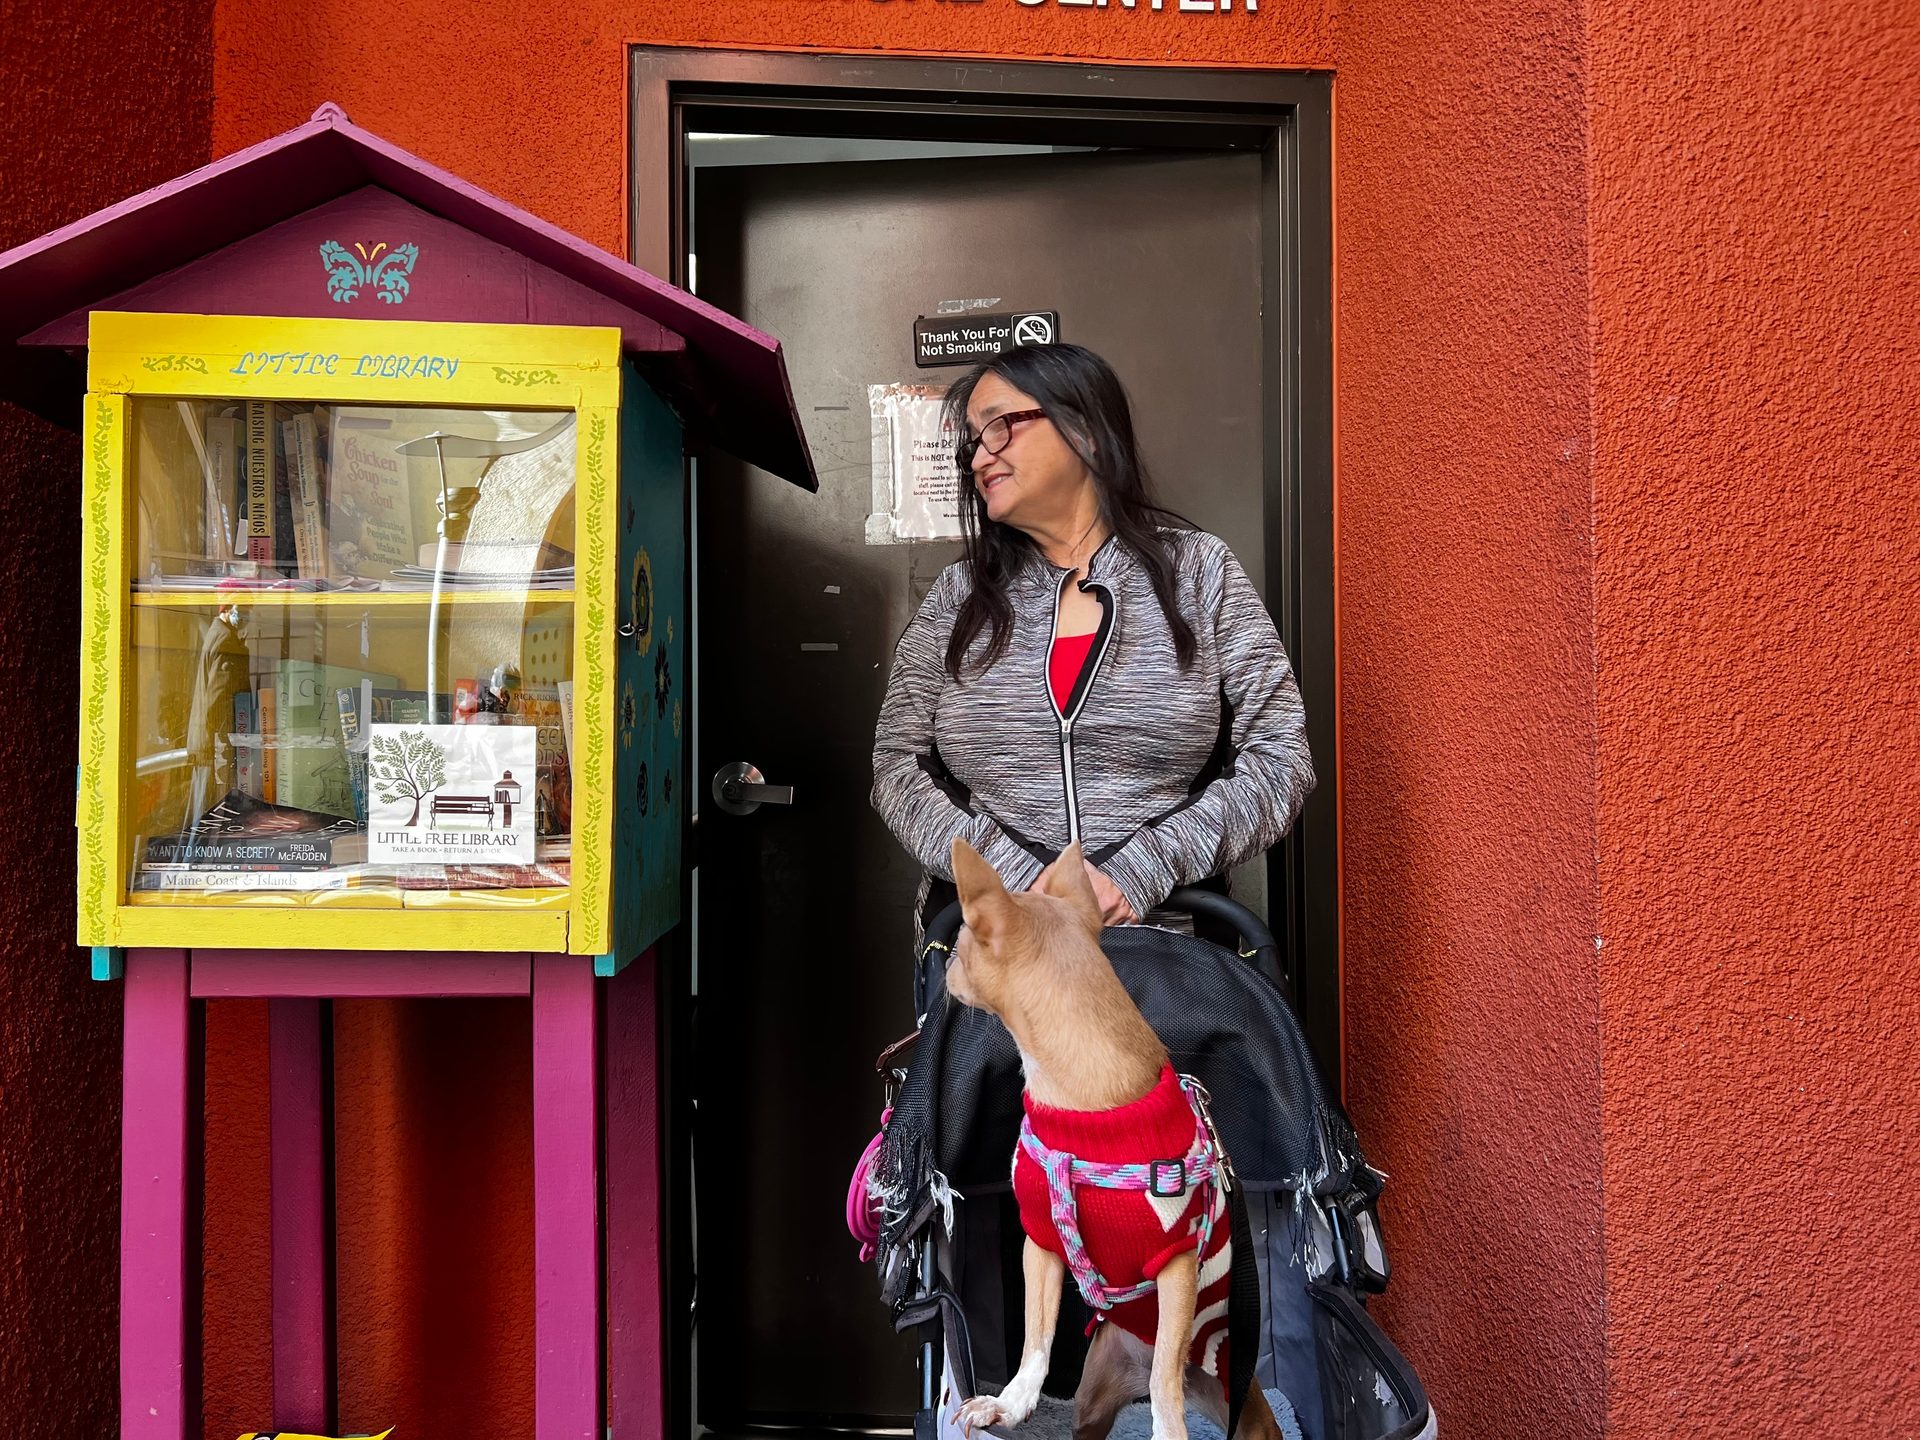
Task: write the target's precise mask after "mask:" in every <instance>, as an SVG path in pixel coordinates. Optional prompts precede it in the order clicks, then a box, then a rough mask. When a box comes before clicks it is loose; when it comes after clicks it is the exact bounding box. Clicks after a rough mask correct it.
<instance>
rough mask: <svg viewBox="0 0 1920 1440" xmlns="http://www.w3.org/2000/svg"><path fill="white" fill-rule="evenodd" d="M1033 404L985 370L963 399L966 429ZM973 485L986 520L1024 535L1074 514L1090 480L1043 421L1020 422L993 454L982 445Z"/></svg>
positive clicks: (979, 429)
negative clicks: (964, 401) (1003, 444)
mask: <svg viewBox="0 0 1920 1440" xmlns="http://www.w3.org/2000/svg"><path fill="white" fill-rule="evenodd" d="M1039 408H1040V403H1039V401H1037V400H1035V399H1034V398H1033V396H1031V395H1029V394H1027V393H1026V392H1025V391H1024V390H1016V389H1015V388H1014V387H1013V386H1012V385H1009V384H1008V383H1007V382H1006V381H1005V380H1003V379H1001V377H1000V376H998V375H996V374H994V373H993V372H991V371H989V372H988V373H987V374H985V375H983V376H981V377H980V382H979V383H978V384H977V385H975V386H974V387H973V394H972V395H970V396H969V397H968V398H967V427H968V429H970V430H971V431H972V432H973V433H974V434H975V435H978V434H980V433H981V432H982V431H983V430H984V429H985V428H986V426H987V424H988V423H989V422H990V421H992V420H993V419H994V418H995V417H996V416H999V415H1012V414H1015V413H1017V412H1019V411H1022V410H1038V409H1039ZM972 478H973V484H974V487H975V488H976V489H977V490H979V492H980V494H981V496H982V498H984V499H985V501H986V505H987V518H988V519H989V520H997V521H999V522H1000V523H1001V524H1003V525H1011V526H1013V527H1014V528H1015V529H1016V530H1024V531H1027V532H1029V533H1031V532H1032V531H1034V530H1035V529H1044V528H1047V527H1048V526H1057V525H1059V524H1060V523H1062V522H1063V521H1064V520H1065V519H1066V517H1068V516H1071V515H1072V514H1073V513H1075V510H1076V507H1077V506H1078V505H1079V504H1080V502H1081V497H1082V496H1083V494H1084V493H1085V492H1086V491H1087V490H1088V489H1090V488H1091V487H1092V485H1093V476H1092V474H1091V472H1089V471H1088V469H1087V466H1086V462H1085V461H1083V460H1082V459H1081V458H1080V456H1079V455H1078V454H1076V453H1075V451H1074V448H1073V447H1072V446H1071V445H1069V444H1068V443H1067V438H1066V436H1065V435H1063V434H1061V433H1060V429H1059V427H1058V426H1056V425H1055V424H1054V423H1053V421H1051V420H1049V419H1046V418H1045V417H1037V418H1034V419H1030V420H1021V421H1018V422H1016V423H1015V424H1014V427H1013V435H1012V437H1011V438H1010V439H1009V440H1008V441H1007V444H1006V446H1005V448H1003V449H1002V450H1001V451H1000V453H999V454H997V455H995V454H990V453H989V452H988V450H987V447H986V446H985V445H982V446H980V448H979V449H978V450H976V451H975V452H974V456H973V477H972Z"/></svg>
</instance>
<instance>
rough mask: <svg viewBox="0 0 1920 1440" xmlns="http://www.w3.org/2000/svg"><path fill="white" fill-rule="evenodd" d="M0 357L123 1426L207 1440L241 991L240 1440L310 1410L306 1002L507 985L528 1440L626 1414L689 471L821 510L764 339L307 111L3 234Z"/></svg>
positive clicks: (322, 1025)
mask: <svg viewBox="0 0 1920 1440" xmlns="http://www.w3.org/2000/svg"><path fill="white" fill-rule="evenodd" d="M0 342H4V343H0V396H4V397H5V398H7V399H10V400H13V401H16V402H18V403H20V404H23V405H25V406H27V407H28V408H31V409H34V410H36V411H38V412H39V413H41V414H43V415H45V416H47V417H48V418H50V419H53V420H55V421H56V422H58V423H62V424H65V425H67V426H69V427H72V428H75V429H77V430H78V431H79V433H80V436H81V440H82V451H81V453H82V474H81V476H80V477H79V479H80V485H79V489H78V503H79V504H80V506H81V509H82V516H83V520H82V526H81V544H82V547H83V554H82V580H83V589H82V606H83V615H82V640H83V652H82V658H81V693H80V696H79V704H80V737H81V740H80V755H79V772H78V795H77V810H76V819H77V825H78V875H79V882H78V890H79V893H78V938H79V941H80V943H81V944H82V945H83V946H86V947H89V948H90V949H91V951H92V955H93V966H94V973H95V975H96V976H98V977H99V978H101V979H123V980H124V987H123V993H124V999H123V1007H124V1015H125V1026H124V1035H125V1040H124V1051H123V1060H124V1082H123V1083H124V1092H123V1098H124V1105H123V1131H122V1151H121V1163H122V1185H121V1287H120V1302H121V1323H120V1366H121V1413H122V1430H121V1433H122V1435H123V1437H134V1436H137V1437H141V1440H162V1437H164V1440H186V1437H188V1436H198V1435H199V1433H200V1429H199V1397H198V1395H197V1394H196V1393H195V1389H194V1384H193V1379H192V1377H193V1376H195V1375H196V1374H197V1373H198V1366H197V1364H195V1363H193V1362H194V1357H196V1356H197V1354H198V1349H197V1347H198V1344H199V1339H198V1334H197V1326H198V1321H199V1316H198V1312H197V1305H196V1299H197V1293H198V1292H197V1287H196V1283H195V1277H196V1276H197V1275H198V1273H199V1271H198V1264H199V1261H198V1254H199V1250H198V1247H199V1231H198V1212H197V1206H196V1203H195V1200H194V1196H195V1195H196V1193H197V1185H196V1182H194V1181H193V1178H192V1177H193V1175H194V1173H195V1169H196V1166H197V1165H198V1163H199V1155H200V1137H199V1129H198V1127H199V1125H200V1113H199V1105H198V1103H197V1099H198V1094H199V1090H198V1084H197V1081H196V1079H195V1076H196V1074H197V1073H198V1069H197V1067H199V1066H200V1064H201V1063H202V1061H201V1052H200V1047H199V1045H198V1043H197V1037H198V1035H199V1033H200V1032H199V1029H198V1026H199V1020H198V1015H199V1006H200V1004H201V1002H203V1001H205V1000H207V999H211V998H221V997H237V996H252V997H265V998H266V999H267V1000H268V1001H269V1013H270V1041H269V1045H270V1051H271V1056H270V1058H271V1074H272V1085H271V1087H270V1088H271V1120H272V1173H271V1177H270V1179H271V1194H272V1229H271V1244H272V1264H273V1287H272V1293H273V1296H274V1302H273V1315H272V1338H273V1363H274V1384H273V1410H274V1414H273V1416H272V1417H271V1420H270V1422H269V1421H268V1420H265V1419H263V1420H262V1422H261V1424H260V1426H259V1427H258V1428H260V1429H292V1430H304V1431H331V1429H332V1427H333V1423H334V1421H335V1420H336V1419H337V1418H338V1417H337V1414H336V1407H335V1403H334V1396H335V1393H336V1392H335V1386H334V1381H333V1375H332V1364H333V1336H334V1334H335V1327H336V1323H337V1321H336V1318H335V1317H334V1315H333V1313H332V1299H331V1295H332V1281H331V1264H332V1261H331V1255H332V1251H331V1249H330V1241H329V1231H328V1226H329V1223H330V1220H329V1217H330V1214H331V1211H330V1207H329V1204H328V1200H327V1196H328V1194H329V1193H330V1191H329V1187H330V1186H331V1183H332V1181H331V1176H330V1175H329V1173H328V1170H329V1167H330V1165H331V1160H330V1158H329V1157H330V1156H331V1145H332V1136H331V1134H330V1132H329V1130H328V1119H327V1117H328V1115H329V1109H328V1104H327V1101H326V1098H325V1097H326V1093H327V1086H328V1085H329V1084H330V1080H329V1074H330V1067H329V1066H328V1065H327V1063H326V1054H327V1048H326V1047H327V1041H326V1038H325V1037H326V1033H327V1031H326V1018H325V1013H326V1012H325V1010H324V1007H325V1005H326V1003H327V1001H328V1000H330V999H334V998H341V997H377V996H461V995H492V996H523V997H527V998H528V999H529V1000H530V1002H531V1006H530V1019H531V1025H532V1046H533V1075H532V1086H533V1095H532V1102H533V1116H534V1127H533V1148H534V1156H533V1160H534V1207H533V1212H534V1237H533V1239H534V1243H533V1255H534V1307H535V1323H534V1335H535V1342H536V1352H537V1353H536V1355H535V1357H534V1405H535V1418H536V1430H535V1434H536V1436H538V1437H542V1440H546V1437H557V1436H563V1435H564V1436H568V1437H577V1436H581V1435H597V1434H600V1433H602V1432H603V1429H604V1427H606V1426H610V1425H616V1424H617V1426H618V1428H619V1430H620V1433H622V1434H626V1433H635V1434H640V1433H653V1434H657V1433H659V1432H660V1430H661V1429H662V1427H663V1426H664V1423H665V1422H664V1408H663V1406H664V1402H663V1400H662V1399H661V1396H662V1393H663V1389H662V1384H661V1372H660V1364H661V1360H660V1350H659V1344H658V1341H659V1337H660V1334H661V1317H660V1315H659V1313H658V1310H659V1306H660V1303H661V1301H660V1296H661V1293H662V1288H663V1287H662V1285H661V1283H660V1282H661V1264H662V1260H661V1243H662V1231H661V1209H660V1196H661V1185H660V1176H659V1170H658V1158H657V1156H658V1149H657V1145H656V1143H655V1142H656V1140H657V1136H658V1129H657V1126H658V1123H659V1122H658V1108H657V1107H658V1091H657V1079H658V1053H657V1051H656V1048H655V1046H656V1040H655V1036H656V1022H655V1016H656V1015H657V1009H656V1006H657V1003H658V990H657V986H658V984H659V979H658V975H659V971H658V966H657V951H656V950H655V949H654V948H653V947H654V946H655V942H656V941H658V940H659V939H660V938H661V937H662V936H663V935H665V934H666V933H667V932H668V931H670V930H671V929H672V928H673V927H674V926H675V925H677V924H678V922H679V919H680V896H681V892H682V885H683V874H682V861H681V853H682V836H683V827H684V825H685V817H686V814H687V791H688V788H689V780H688V776H687V775H686V765H685V757H686V753H687V752H686V745H685V741H686V737H689V736H690V734H691V724H692V717H691V715H689V714H688V713H687V708H686V707H687V684H686V676H687V663H686V656H687V653H688V652H687V625H688V615H687V603H688V593H687V581H688V573H687V560H686V533H687V521H686V516H687V508H686V475H687V469H686V466H685V464H684V454H685V450H686V447H687V445H688V444H689V443H692V444H700V443H705V444H711V445H715V446H718V447H721V448H723V449H726V450H728V451H730V452H732V453H733V454H735V455H737V456H739V457H740V458H742V459H744V460H747V461H749V462H751V463H752V464H754V465H757V466H759V467H760V468H761V469H763V470H766V471H768V472H770V473H771V474H773V475H776V476H779V477H783V478H784V479H786V480H789V481H791V482H793V483H795V484H797V485H799V486H801V487H803V488H805V489H807V490H812V489H814V488H815V486H816V482H815V479H814V473H813V467H812V461H811V459H810V457H809V455H808V453H807V448H806V442H805V440H804V439H803V437H802V434H801V430H800V426H799V422H798V419H797V417H796V416H795V414H794V410H793V402H792V399H791V394H790V390H789V386H788V382H787V374H786V367H785V362H784V360H783V358H782V356H781V354H780V350H779V346H778V345H777V344H776V342H774V341H773V340H772V339H771V338H769V337H768V336H766V335H763V334H760V333H759V332H757V331H755V330H753V329H751V328H749V327H748V326H746V325H744V324H741V323H740V322H739V321H737V320H735V319H733V318H732V317H730V316H727V315H725V314H723V313H721V312H719V311H717V310H715V309H714V308H713V307H711V306H709V305H705V304H703V303H702V302H700V301H699V300H697V299H695V298H694V297H693V296H691V295H688V294H686V293H685V292H683V291H681V290H678V289H676V288H675V287H673V286H671V285H669V284H666V283H665V282H663V281H661V280H659V279H656V278H655V277H653V276H651V275H647V274H645V273H643V272H641V271H639V270H637V269H635V268H634V267H632V266H630V265H627V264H624V263H623V262H621V261H619V260H617V259H615V258H613V257H612V256H609V255H607V254H605V253H604V252H602V251H600V250H597V249H595V248H594V247H592V246H590V245H587V244H586V243H584V242H582V241H580V240H578V239H576V238H574V237H572V236H569V235H567V234H565V233H563V232H561V231H559V230H557V229H555V228H554V227H552V226H550V225H547V224H545V223H543V222H541V221H540V220H537V219H536V218H534V217H533V216H531V215H527V214H525V213H524V212H521V211H518V210H515V209H514V208H513V207H511V206H509V205H506V204H504V203H502V202H501V201H499V200H497V199H495V198H493V197H492V196H489V195H487V194H485V193H484V192H482V191H480V190H478V189H475V188H474V187H473V186H470V185H467V184H465V183H464V182H462V181H460V180H458V179H457V178H455V177H453V176H451V175H448V174H446V173H445V172H443V171H440V170H436V169H435V168H434V167H432V166H430V165H427V164H425V163H424V162H422V161H420V160H419V159H417V158H415V157H413V156H411V155H408V154H407V153H405V152H404V151H401V150H399V149H397V148H396V147H394V146H392V145H390V144H388V143H387V142H386V141H384V140H381V139H380V138H379V137H377V136H374V135H371V134H369V133H367V132H366V131H364V130H361V129H359V128H357V127H355V126H353V125H352V124H350V123H348V121H347V119H346V117H345V116H344V115H343V114H341V113H340V111H339V110H338V109H337V108H336V107H333V106H330V105H329V106H323V107H322V108H321V110H320V111H319V112H318V113H316V115H315V116H314V118H313V120H312V121H310V122H309V123H308V124H306V125H303V126H300V127H298V128H297V129H295V130H292V131H290V132H288V133H287V134H285V135H281V136H278V137H276V138H275V139H272V140H269V141H266V142H264V143H263V144H260V145H257V146H255V147H253V148H252V149H250V150H246V151H243V152H240V153H238V154H235V155H233V156H230V157H228V158H227V159H224V160H221V161H219V162H217V163H215V164H213V165H210V166H207V167H206V168H204V169H202V170H199V171H196V172H194V173H193V174H191V175H188V176H186V177H184V178H182V179H180V180H177V181H174V182H172V183H170V184H167V185H162V186H160V187H158V188H156V189H154V190H151V191H148V192H147V193H145V194H143V195H139V196H136V197H134V198H132V199H130V200H127V201H125V202H123V203H121V204H119V205H116V206H113V207H111V208H109V209H107V210H103V211H101V212H99V213H98V214H95V215H92V216H90V217H88V218H87V219H84V220H81V221H79V222H77V223H75V224H73V225H69V226H67V227H66V228H64V229H62V230H59V231H56V232H54V233H52V234H50V235H47V236H45V237H43V238H41V239H39V240H36V241H33V242H31V243H29V244H27V245H24V246H21V247H19V248H17V249H15V250H12V251H9V252H7V253H6V254H4V255H0ZM262 1083H263V1084H264V1083H265V1077H264V1076H263V1077H262ZM603 1157H604V1161H603ZM603 1163H604V1170H603V1168H602V1166H603ZM616 1194H617V1195H618V1196H619V1197H620V1198H619V1203H618V1204H612V1203H608V1199H607V1197H608V1196H611V1195H616Z"/></svg>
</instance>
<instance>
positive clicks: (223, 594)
mask: <svg viewBox="0 0 1920 1440" xmlns="http://www.w3.org/2000/svg"><path fill="white" fill-rule="evenodd" d="M577 593H578V592H577V591H574V590H466V589H456V588H451V587H450V588H448V589H445V590H442V591H441V592H440V603H441V604H442V605H571V604H573V602H574V596H575V595H576V594H577ZM133 603H134V605H135V606H136V607H140V608H144V609H160V610H183V609H185V610H217V609H220V608H222V607H224V606H226V605H229V604H238V605H257V606H272V607H277V608H280V609H288V610H303V609H307V608H309V607H313V608H317V609H327V608H337V609H347V610H366V609H377V608H381V607H387V606H391V607H395V608H400V609H404V608H407V607H409V606H418V607H422V608H424V607H426V606H429V605H431V604H432V603H433V593H432V592H431V591H428V590H139V591H135V592H134V594H133Z"/></svg>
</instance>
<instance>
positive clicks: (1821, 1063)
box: [1591, 0, 1920, 1440]
mask: <svg viewBox="0 0 1920 1440" xmlns="http://www.w3.org/2000/svg"><path fill="white" fill-rule="evenodd" d="M1591 75H1592V114H1593V154H1594V165H1593V207H1592V212H1591V224H1592V235H1593V275H1594V284H1593V294H1594V317H1593V319H1594V339H1595V347H1594V361H1593V374H1594V411H1593V413H1594V417H1595V433H1596V435H1597V437H1598V445H1597V447H1596V454H1595V464H1594V514H1595V527H1596V535H1597V537H1598V546H1597V551H1598V556H1599V564H1598V567H1597V573H1596V576H1595V595H1596V599H1597V610H1598V614H1599V617H1600V624H1599V633H1598V636H1597V644H1596V647H1595V661H1596V672H1597V677H1598V710H1599V720H1600V725H1599V736H1600V742H1599V743H1600V766H1599V774H1600V792H1599V799H1600V807H1599V826H1598V833H1599V839H1600V843H1599V852H1598V859H1599V874H1600V894H1601V915H1600V925H1599V933H1600V934H1601V936H1602V937H1603V938H1604V942H1605V948H1604V949H1603V950H1602V952H1601V954H1602V976H1603V985H1604V991H1603V994H1604V1011H1605V1015H1606V1037H1605V1056H1606V1076H1607V1087H1606V1093H1607V1099H1606V1137H1607V1147H1606V1246H1607V1277H1608V1284H1607V1321H1608V1361H1609V1363H1608V1376H1609V1389H1608V1409H1609V1412H1610V1414H1611V1416H1612V1419H1613V1422H1614V1430H1613V1433H1615V1434H1617V1435H1620V1436H1622V1437H1636V1440H1637V1437H1646V1440H1654V1437H1665V1436H1670V1435H1691V1434H1706V1433H1709V1432H1712V1433H1723V1432H1722V1430H1721V1428H1720V1427H1721V1426H1722V1425H1724V1424H1725V1422H1726V1420H1727V1418H1728V1417H1730V1416H1740V1417H1744V1418H1745V1419H1747V1420H1748V1421H1749V1422H1750V1423H1751V1425H1752V1427H1753V1432H1757V1433H1763V1434H1773V1435H1833V1436H1843V1435H1844V1436H1853V1435H1893V1434H1909V1433H1912V1432H1913V1430H1914V1429H1915V1426H1916V1423H1920V1259H1916V1256H1915V1253H1914V1248H1913V1246H1912V1243H1911V1241H1912V1237H1913V1236H1914V1235H1916V1234H1920V1190H1916V1186H1915V1183H1914V1181H1915V1176H1916V1175H1920V1087H1917V1086H1916V1083H1915V1081H1916V1077H1920V944H1916V941H1915V936H1914V918H1915V914H1916V901H1920V878H1917V877H1920V865H1917V860H1920V856H1917V854H1916V848H1917V847H1916V844H1915V841H1916V822H1915V816H1916V814H1920V781H1917V780H1916V776H1920V708H1917V707H1920V699H1917V698H1916V697H1920V659H1917V658H1916V649H1915V645H1914V639H1913V626H1914V617H1915V614H1916V604H1915V596H1916V594H1920V431H1917V430H1916V421H1915V418H1914V417H1915V416H1916V414H1920V346H1917V345H1916V342H1915V335H1916V329H1915V318H1914V317H1915V315H1916V314H1920V265H1916V262H1915V249H1914V247H1915V236H1916V232H1915V216H1916V215H1920V166H1916V165H1915V164H1914V143H1915V139H1914V137H1915V136H1916V134H1920V102H1916V99H1915V97H1916V95H1920V10H1916V8H1915V7H1914V6H1913V5H1912V4H1911V3H1910V0H1866V3H1857V4H1821V5H1815V6H1800V7H1795V6H1776V5H1767V4H1764V3H1760V0H1735V3H1726V0H1721V3H1716V4H1714V5H1711V6H1690V5H1678V4H1664V3H1653V0H1627V3H1624V4H1618V5H1609V6H1601V7H1595V10H1594V28H1593V49H1592V66H1591ZM1740 1430H1741V1427H1738V1426H1731V1425H1729V1426H1726V1429H1725V1431H1724V1433H1740ZM1750 1433H1752V1432H1750Z"/></svg>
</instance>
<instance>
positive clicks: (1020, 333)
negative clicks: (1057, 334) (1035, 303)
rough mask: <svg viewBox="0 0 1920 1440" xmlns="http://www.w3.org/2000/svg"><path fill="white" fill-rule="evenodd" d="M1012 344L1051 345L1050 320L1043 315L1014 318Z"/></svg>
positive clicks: (1051, 327)
mask: <svg viewBox="0 0 1920 1440" xmlns="http://www.w3.org/2000/svg"><path fill="white" fill-rule="evenodd" d="M1013 343H1014V344H1016V345H1051V344H1052V343H1053V321H1052V319H1051V318H1049V317H1048V316H1045V315H1016V316H1014V317H1013Z"/></svg>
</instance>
